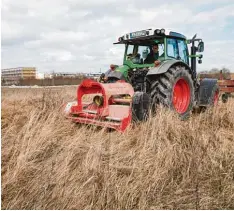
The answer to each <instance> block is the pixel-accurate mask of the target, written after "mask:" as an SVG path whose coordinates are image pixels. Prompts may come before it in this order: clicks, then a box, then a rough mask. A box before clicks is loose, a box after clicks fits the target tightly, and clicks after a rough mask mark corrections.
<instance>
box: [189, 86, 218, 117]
mask: <svg viewBox="0 0 234 211" xmlns="http://www.w3.org/2000/svg"><path fill="white" fill-rule="evenodd" d="M216 97H217V99H216V100H217V101H216V100H215V98H216ZM218 99H219V86H218V84H215V86H214V87H213V88H212V93H211V96H210V98H209V103H208V105H206V106H204V105H203V106H198V107H196V108H194V112H195V113H203V112H205V111H206V110H207V108H209V107H213V106H215V105H216V104H217V103H218Z"/></svg>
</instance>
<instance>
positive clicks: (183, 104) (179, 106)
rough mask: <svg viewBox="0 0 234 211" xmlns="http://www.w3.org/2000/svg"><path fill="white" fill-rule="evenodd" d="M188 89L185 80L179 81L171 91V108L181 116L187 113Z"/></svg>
mask: <svg viewBox="0 0 234 211" xmlns="http://www.w3.org/2000/svg"><path fill="white" fill-rule="evenodd" d="M190 98H191V96H190V87H189V84H188V82H187V81H186V80H185V79H182V78H181V79H179V80H178V81H177V82H176V84H175V86H174V90H173V106H174V108H175V110H176V111H177V112H178V113H180V114H182V113H184V112H186V111H187V109H188V107H189V103H190Z"/></svg>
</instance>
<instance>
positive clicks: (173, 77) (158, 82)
mask: <svg viewBox="0 0 234 211" xmlns="http://www.w3.org/2000/svg"><path fill="white" fill-rule="evenodd" d="M180 79H182V80H183V81H185V83H186V84H187V87H189V89H188V90H189V91H188V92H190V98H188V100H187V104H186V106H185V108H184V109H183V111H181V112H179V111H178V110H177V109H176V108H175V106H174V103H173V97H174V96H173V92H174V87H175V85H176V84H177V82H178V81H179V80H180ZM194 93H195V91H194V81H193V80H192V76H191V74H190V72H189V70H188V69H186V67H184V66H173V67H171V68H170V69H169V70H168V71H167V72H166V73H163V74H160V75H158V76H157V78H156V79H155V80H154V81H153V82H152V83H151V88H150V95H151V100H152V108H155V107H156V105H157V104H162V105H164V106H166V107H168V108H170V109H172V110H174V111H176V112H177V113H178V114H179V116H180V117H181V118H186V117H188V116H189V114H190V112H191V111H192V109H193V106H194V99H195V95H194ZM187 94H188V93H187ZM153 110H154V109H153Z"/></svg>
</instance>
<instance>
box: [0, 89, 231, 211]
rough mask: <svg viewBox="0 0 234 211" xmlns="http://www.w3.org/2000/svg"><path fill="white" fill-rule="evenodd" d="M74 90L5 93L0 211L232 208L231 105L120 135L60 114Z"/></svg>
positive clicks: (163, 113) (163, 117)
mask: <svg viewBox="0 0 234 211" xmlns="http://www.w3.org/2000/svg"><path fill="white" fill-rule="evenodd" d="M75 96H76V88H75V87H72V88H69V87H66V88H53V89H44V88H43V89H29V88H28V89H13V88H12V89H11V88H3V89H2V110H1V111H2V116H1V120H2V125H1V127H2V128H1V129H2V148H1V150H2V157H1V159H2V169H1V170H2V172H1V173H2V198H1V200H2V201H1V202H2V209H234V101H233V100H230V101H229V102H228V103H227V104H222V103H221V102H220V103H219V105H218V106H217V107H216V108H215V109H212V110H208V111H206V112H204V113H201V114H193V115H192V116H191V118H190V119H188V120H187V121H180V120H179V119H178V118H177V117H176V116H175V115H174V114H173V113H172V112H171V111H168V110H167V109H163V108H160V109H158V112H157V114H156V116H154V117H152V118H150V119H149V120H148V121H147V122H145V123H142V124H139V125H133V126H131V128H129V129H128V130H127V131H126V133H124V134H120V133H118V132H115V131H114V132H107V131H106V130H104V129H96V128H94V127H87V126H80V125H76V124H73V123H71V122H69V121H68V120H66V119H64V118H63V116H62V115H61V113H60V111H59V108H60V107H61V105H62V104H63V102H66V101H69V100H73V99H75Z"/></svg>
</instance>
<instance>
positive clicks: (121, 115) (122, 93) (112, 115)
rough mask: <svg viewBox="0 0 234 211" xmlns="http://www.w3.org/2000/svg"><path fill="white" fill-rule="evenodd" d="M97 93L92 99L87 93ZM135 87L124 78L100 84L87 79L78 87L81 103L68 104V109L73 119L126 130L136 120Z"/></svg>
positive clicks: (67, 114) (68, 113) (66, 110)
mask: <svg viewBox="0 0 234 211" xmlns="http://www.w3.org/2000/svg"><path fill="white" fill-rule="evenodd" d="M87 95H91V96H92V95H94V97H93V100H92V101H91V102H84V101H83V99H82V98H83V96H85V97H87V98H90V96H87ZM133 95H134V90H133V87H132V86H131V85H130V84H129V83H126V82H124V81H117V82H116V83H106V84H102V83H98V82H96V81H93V80H90V79H86V80H84V81H83V82H82V83H81V84H80V85H79V86H78V89H77V102H70V103H67V104H66V105H65V109H64V112H65V113H66V116H67V118H69V119H71V120H72V121H73V122H78V123H84V124H92V125H97V126H102V127H108V128H113V129H116V130H118V131H124V130H125V129H126V128H127V126H128V125H129V124H130V122H131V120H132V97H133Z"/></svg>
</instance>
